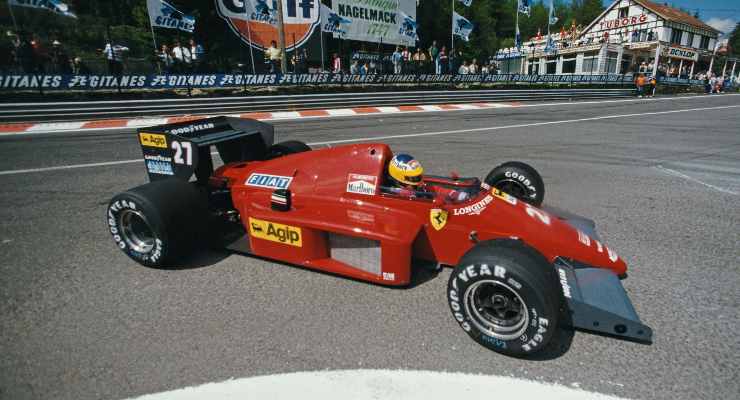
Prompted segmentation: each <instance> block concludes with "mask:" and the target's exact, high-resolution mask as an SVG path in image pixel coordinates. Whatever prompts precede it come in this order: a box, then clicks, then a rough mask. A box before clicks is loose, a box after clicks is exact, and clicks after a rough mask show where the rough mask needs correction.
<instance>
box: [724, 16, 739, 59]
mask: <svg viewBox="0 0 740 400" xmlns="http://www.w3.org/2000/svg"><path fill="white" fill-rule="evenodd" d="M727 43H728V45H729V47H730V51H729V53H728V54H732V55H734V56H740V22H738V23H737V25H735V29H733V30H732V32H731V33H730V37H729V39H728V42H727Z"/></svg>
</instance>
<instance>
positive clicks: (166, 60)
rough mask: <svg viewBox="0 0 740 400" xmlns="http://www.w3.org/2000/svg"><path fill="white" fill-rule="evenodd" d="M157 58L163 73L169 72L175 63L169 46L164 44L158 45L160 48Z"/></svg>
mask: <svg viewBox="0 0 740 400" xmlns="http://www.w3.org/2000/svg"><path fill="white" fill-rule="evenodd" d="M157 59H158V61H159V63H160V65H161V66H162V72H163V73H165V74H171V73H172V67H173V66H174V65H175V60H174V58H173V57H172V53H171V52H170V48H169V47H168V46H167V45H166V44H163V45H162V46H161V47H160V50H159V52H158V53H157Z"/></svg>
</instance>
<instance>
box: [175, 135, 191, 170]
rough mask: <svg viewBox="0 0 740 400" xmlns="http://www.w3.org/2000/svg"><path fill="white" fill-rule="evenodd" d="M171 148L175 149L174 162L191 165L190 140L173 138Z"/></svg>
mask: <svg viewBox="0 0 740 400" xmlns="http://www.w3.org/2000/svg"><path fill="white" fill-rule="evenodd" d="M172 149H173V150H175V157H174V160H175V164H185V165H193V147H192V144H191V143H190V142H178V141H177V140H173V141H172Z"/></svg>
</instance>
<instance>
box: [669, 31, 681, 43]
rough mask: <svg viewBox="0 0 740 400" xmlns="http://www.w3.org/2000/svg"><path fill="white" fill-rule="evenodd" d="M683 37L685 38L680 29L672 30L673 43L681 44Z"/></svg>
mask: <svg viewBox="0 0 740 400" xmlns="http://www.w3.org/2000/svg"><path fill="white" fill-rule="evenodd" d="M681 36H683V31H682V30H680V29H676V28H673V29H672V30H671V43H673V44H681Z"/></svg>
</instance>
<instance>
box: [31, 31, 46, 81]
mask: <svg viewBox="0 0 740 400" xmlns="http://www.w3.org/2000/svg"><path fill="white" fill-rule="evenodd" d="M31 49H33V64H34V67H33V68H34V70H35V71H36V72H37V73H39V74H43V73H45V72H46V62H47V61H48V60H49V55H48V54H47V53H46V48H45V47H44V46H43V44H42V43H41V39H39V38H38V36H35V35H34V37H33V39H32V40H31Z"/></svg>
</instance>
